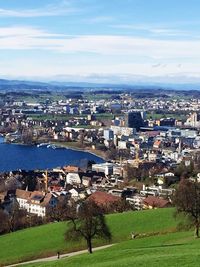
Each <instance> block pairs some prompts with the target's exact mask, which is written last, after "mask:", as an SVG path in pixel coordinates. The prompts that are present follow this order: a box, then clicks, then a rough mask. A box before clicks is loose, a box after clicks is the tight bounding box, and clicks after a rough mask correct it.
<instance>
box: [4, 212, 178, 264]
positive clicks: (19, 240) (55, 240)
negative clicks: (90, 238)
mask: <svg viewBox="0 0 200 267" xmlns="http://www.w3.org/2000/svg"><path fill="white" fill-rule="evenodd" d="M173 213H174V209H158V210H148V211H139V212H125V213H120V214H111V215H108V216H107V217H106V220H107V222H108V225H109V227H110V230H111V232H112V235H113V240H112V243H117V242H122V241H125V240H129V239H130V233H131V232H132V231H134V232H135V233H153V232H154V233H155V232H171V231H175V229H176V225H177V221H176V220H175V219H174V217H173ZM66 228H67V224H66V223H52V224H48V225H43V226H39V227H34V228H30V229H26V230H22V231H18V232H15V233H12V234H7V235H4V236H1V237H0V247H1V248H3V249H1V250H0V264H2V265H4V264H10V263H14V262H20V261H26V260H31V259H35V258H40V257H45V256H50V255H56V253H57V251H60V252H61V253H63V252H70V251H75V250H80V249H84V248H85V242H84V241H81V242H80V241H79V242H73V243H72V242H71V243H69V242H68V243H67V242H65V241H64V232H65V229H66ZM93 243H94V246H99V245H102V244H105V242H104V241H102V240H94V242H93ZM95 254H96V253H95Z"/></svg>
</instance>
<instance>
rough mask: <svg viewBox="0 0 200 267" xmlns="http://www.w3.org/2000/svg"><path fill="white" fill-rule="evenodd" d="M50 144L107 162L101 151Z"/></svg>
mask: <svg viewBox="0 0 200 267" xmlns="http://www.w3.org/2000/svg"><path fill="white" fill-rule="evenodd" d="M50 144H51V145H55V146H57V147H60V148H66V149H71V150H74V151H79V152H86V153H90V154H92V155H94V156H96V157H98V158H101V159H103V160H104V161H107V159H106V158H105V155H102V154H103V153H101V151H98V150H92V149H88V148H78V147H73V146H70V145H67V144H66V145H65V144H61V143H53V142H52V143H51V142H50ZM95 151H96V152H95ZM99 152H100V153H99Z"/></svg>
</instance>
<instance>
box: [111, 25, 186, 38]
mask: <svg viewBox="0 0 200 267" xmlns="http://www.w3.org/2000/svg"><path fill="white" fill-rule="evenodd" d="M110 27H112V28H117V29H124V30H133V31H140V32H141V31H144V32H147V33H150V34H152V35H159V36H161V35H162V36H167V37H169V36H172V37H173V36H176V37H180V36H182V37H185V36H189V35H190V32H188V31H185V30H180V29H176V28H169V27H164V26H158V25H145V24H144V25H143V24H139V25H137V24H117V25H111V26H110Z"/></svg>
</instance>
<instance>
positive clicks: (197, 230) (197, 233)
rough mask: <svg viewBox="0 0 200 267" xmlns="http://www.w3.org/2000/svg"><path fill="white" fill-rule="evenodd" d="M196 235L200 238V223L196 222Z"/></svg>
mask: <svg viewBox="0 0 200 267" xmlns="http://www.w3.org/2000/svg"><path fill="white" fill-rule="evenodd" d="M195 235H196V238H199V222H196V224H195Z"/></svg>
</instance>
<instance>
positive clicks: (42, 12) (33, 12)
mask: <svg viewBox="0 0 200 267" xmlns="http://www.w3.org/2000/svg"><path fill="white" fill-rule="evenodd" d="M75 11H76V9H75V8H72V7H71V5H70V2H69V1H62V2H60V3H59V4H57V5H47V6H45V7H43V8H35V9H15V10H14V9H3V8H0V17H19V18H29V17H48V16H59V15H65V14H68V13H72V12H75Z"/></svg>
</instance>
